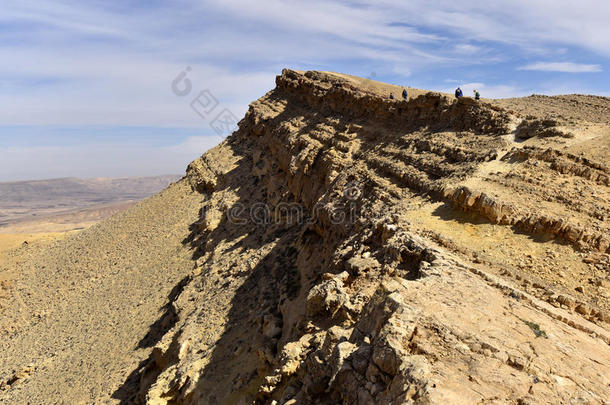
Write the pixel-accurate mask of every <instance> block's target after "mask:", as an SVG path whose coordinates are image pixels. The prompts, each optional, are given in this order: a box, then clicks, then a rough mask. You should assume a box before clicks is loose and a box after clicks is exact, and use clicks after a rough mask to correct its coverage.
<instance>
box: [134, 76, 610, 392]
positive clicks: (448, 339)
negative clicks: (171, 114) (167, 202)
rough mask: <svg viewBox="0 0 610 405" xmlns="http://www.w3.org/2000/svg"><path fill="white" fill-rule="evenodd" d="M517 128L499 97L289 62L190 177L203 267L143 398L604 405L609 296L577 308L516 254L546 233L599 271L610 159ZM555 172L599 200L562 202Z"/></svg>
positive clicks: (160, 347)
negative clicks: (408, 89)
mask: <svg viewBox="0 0 610 405" xmlns="http://www.w3.org/2000/svg"><path fill="white" fill-rule="evenodd" d="M517 121H518V119H516V118H515V116H513V115H512V114H511V113H509V112H508V111H507V110H505V109H503V108H501V107H499V106H497V105H495V104H493V103H478V102H475V101H474V100H470V99H461V100H459V101H456V100H453V99H452V98H450V97H447V96H445V95H441V94H438V93H425V94H421V95H419V96H417V97H415V98H414V99H412V100H409V101H397V100H389V99H387V98H385V97H383V96H382V95H380V94H377V93H375V92H374V91H370V90H364V89H363V88H362V87H361V86H360V85H359V82H358V81H357V80H356V79H350V78H346V77H343V76H339V75H334V74H328V73H322V72H307V73H300V72H295V71H290V70H285V71H284V72H283V73H282V75H281V76H278V78H277V87H276V88H275V89H274V90H273V91H271V92H269V93H268V94H267V95H265V96H264V97H263V98H261V99H259V100H258V101H256V102H254V103H252V105H251V106H250V109H249V111H248V113H247V114H246V116H245V118H244V119H243V120H242V121H241V122H240V124H239V130H238V131H237V132H236V133H235V134H233V135H232V136H231V137H229V138H228V139H227V140H226V141H225V142H224V143H223V144H221V145H219V146H218V147H216V148H214V149H212V150H211V151H209V152H208V153H206V154H205V155H204V156H203V157H202V158H201V159H199V160H196V161H195V162H193V163H192V164H191V165H190V166H189V168H188V171H187V176H186V179H185V181H188V182H189V183H190V184H191V186H192V187H193V188H194V189H195V190H198V191H199V192H201V196H202V200H203V201H202V209H201V215H200V220H199V221H197V222H196V223H194V224H193V225H192V227H191V235H190V237H189V238H188V239H187V240H186V241H185V242H186V243H188V244H190V245H191V246H192V247H193V249H194V250H195V252H196V253H195V254H196V258H197V266H196V268H195V270H194V271H193V273H192V275H191V277H190V278H189V280H188V282H187V283H186V285H185V286H184V289H183V291H182V293H181V294H180V295H179V296H178V297H177V298H176V300H175V301H173V302H172V304H171V305H172V307H173V311H174V313H175V314H176V315H175V316H176V319H175V324H174V326H173V327H172V328H171V329H170V330H169V331H168V333H167V334H166V335H165V336H164V337H163V338H162V339H161V341H160V342H159V343H157V345H156V347H155V349H154V352H153V354H154V356H153V358H152V361H151V362H150V363H149V364H147V365H146V366H145V368H144V369H143V370H142V375H143V377H142V380H141V387H140V394H139V396H138V400H139V401H141V402H148V403H151V404H169V403H192V404H195V403H200V404H208V403H209V404H215V403H240V404H241V403H270V404H302V403H347V404H399V403H400V404H402V403H475V402H485V401H487V402H491V401H497V402H510V403H569V402H570V401H572V402H574V401H580V402H583V403H603V401H605V399H606V398H608V397H609V396H610V390H609V388H608V385H607V381H606V379H605V378H606V377H605V376H606V375H608V374H609V373H610V368H609V366H608V364H610V351H609V349H608V342H610V337H609V333H608V331H607V329H606V328H607V321H608V317H607V315H606V313H607V310H608V301H607V299H605V298H603V297H601V296H598V299H592V298H590V297H591V294H593V292H590V291H589V288H588V287H587V289H584V288H583V291H584V292H583V293H579V294H581V295H583V296H582V297H579V298H578V299H574V298H572V296H573V295H574V294H575V293H574V290H573V288H572V285H570V284H569V282H564V283H561V282H559V283H555V279H553V278H552V277H553V276H552V275H549V274H547V272H540V273H538V272H536V271H531V272H530V273H529V274H526V273H525V271H524V270H523V269H524V267H523V266H517V264H514V267H511V266H513V264H512V262H511V260H513V259H519V260H525V259H527V256H526V254H529V253H528V252H529V251H531V250H532V249H538V248H539V246H540V245H539V244H542V242H541V241H534V240H533V239H534V238H536V237H538V236H540V235H544V237H545V238H546V239H545V240H544V243H549V244H553V243H554V242H553V239H554V238H557V240H558V241H559V243H557V244H556V245H557V246H558V247H557V248H556V252H557V253H553V254H555V257H556V258H555V263H557V265H559V263H564V262H562V260H565V263H572V262H570V261H569V260H579V262H578V263H579V264H578V266H581V267H579V269H583V270H582V272H583V274H586V276H589V277H591V279H592V280H598V278H597V277H600V276H599V274H602V273H603V272H604V271H607V270H608V268H607V267H605V266H606V263H607V262H606V261H605V260H606V259H605V258H606V257H607V254H606V253H607V252H608V246H609V245H608V239H607V235H608V229H609V227H608V222H607V218H608V217H607V213H608V209H609V207H610V205H609V204H608V199H607V198H606V197H607V196H608V189H607V186H608V184H607V167H606V166H604V164H602V163H594V162H592V161H589V160H586V159H584V158H576V157H575V156H573V155H570V154H567V153H563V152H559V151H557V150H556V149H553V151H552V152H551V151H549V152H543V150H541V149H537V147H532V148H528V147H527V146H529V145H523V144H517V143H515V142H514V140H513V139H514V134H512V130H513V128H514V127H515V125H514V123H515V122H517ZM523 128H524V127H523V126H522V127H521V130H523ZM519 131H520V130H518V132H517V134H519V133H520V132H519ZM525 138H529V136H526V137H525ZM539 138H540V137H536V136H534V137H532V138H531V139H530V140H529V141H528V142H530V141H536V142H537V141H539ZM542 138H544V139H543V140H544V141H545V142H550V141H549V139H551V141H553V140H552V139H554V138H545V137H542ZM555 138H558V139H557V140H555V141H556V142H567V140H568V139H572V138H564V137H555ZM555 141H553V142H555ZM522 146H526V147H522ZM533 167H534V168H535V169H533ZM559 175H561V176H566V177H564V178H563V179H564V181H566V182H568V183H570V184H571V185H572V187H574V188H577V189H578V190H582V191H583V192H587V193H597V194H598V195H603V196H604V198H605V199H604V200H603V201H602V202H601V204H600V203H599V202H595V201H593V200H591V199H590V198H588V195H583V199H584V200H586V203H584V204H577V206H572V205H570V204H565V203H562V202H561V201H562V200H561V198H562V192H563V191H565V187H564V186H562V185H561V183H558V182H557V181H555V180H552V179H553V177H557V176H559ZM568 176H571V177H568ZM604 176H605V177H604ZM543 177H544V178H543ZM574 177H577V178H578V180H576V181H575V180H573V178H574ZM534 179H535V180H536V181H535V180H534ZM545 181H548V183H545ZM579 182H586V184H585V183H583V184H580V183H579ZM549 184H550V186H549ZM474 190H484V191H474ZM454 204H455V205H457V207H458V208H459V209H455V208H454ZM595 205H597V210H596V208H595V207H594V206H595ZM557 206H561V212H555V210H554V207H557ZM462 209H464V210H466V211H468V212H469V213H466V214H464V213H462V212H461V210H462ZM600 210H601V211H600ZM464 215H465V216H464ZM467 215H474V216H473V217H469V216H467ZM488 221H491V223H490V222H488ZM447 223H452V224H453V223H455V225H453V228H452V229H455V233H452V232H453V231H447V229H448V228H447V225H446V224H447ZM494 224H496V225H494ZM468 226H470V227H472V228H473V229H479V228H475V227H476V226H480V227H481V228H482V229H487V231H485V232H492V229H493V232H499V233H500V238H501V242H500V244H502V243H504V244H508V248H509V250H508V251H505V250H499V247H498V246H492V247H489V248H488V249H489V250H488V249H487V248H484V247H483V246H484V243H483V242H485V241H490V240H493V239H491V238H492V237H491V236H487V237H485V238H484V237H481V236H478V234H477V233H476V232H474V231H473V230H472V229H471V228H468ZM468 232H471V234H472V236H471V237H470V239H468V238H467V239H465V240H464V236H463V235H464V234H465V233H468ZM477 232H478V231H477ZM523 232H525V233H526V234H527V235H529V237H527V236H526V237H523V235H521V233H523ZM477 238H479V239H477ZM565 242H570V243H572V244H575V245H577V247H578V248H579V249H580V250H581V251H583V252H585V253H586V254H587V255H588V256H586V258H589V259H591V262H589V263H586V262H583V261H582V258H583V257H585V254H583V256H577V253H576V251H575V250H574V247H572V246H571V245H565ZM485 243H487V242H485ZM519 243H520V244H522V245H521V246H519V245H517V244H519ZM479 244H480V246H479ZM510 244H512V245H510ZM546 246H548V245H546ZM553 246H555V245H553ZM500 247H501V246H500ZM490 252H491V253H490ZM595 255H597V256H595ZM530 257H531V255H530ZM576 257H577V258H578V259H575V258H576ZM536 260H538V259H534V258H532V260H531V261H530V262H531V263H532V266H534V265H535V266H538V265H539V264H541V263H542V262H539V261H536ZM598 264H600V266H599V268H598V266H597V265H598ZM534 268H535V269H537V267H534ZM585 269H586V270H585ZM587 272H588V273H587ZM507 274H510V275H511V276H510V277H509V276H507ZM513 276H514V277H513ZM515 280H516V281H517V282H515ZM595 283H597V281H595ZM601 283H602V284H601V287H600V286H597V287H598V288H605V287H604V284H603V283H604V282H601ZM566 291H569V292H566ZM560 297H561V298H560ZM568 304H569V305H568ZM558 351H560V352H561V353H562V354H561V356H558V355H557V352H558Z"/></svg>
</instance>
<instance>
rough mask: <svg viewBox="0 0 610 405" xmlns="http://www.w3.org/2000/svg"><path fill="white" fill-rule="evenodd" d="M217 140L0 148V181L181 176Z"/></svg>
mask: <svg viewBox="0 0 610 405" xmlns="http://www.w3.org/2000/svg"><path fill="white" fill-rule="evenodd" d="M221 140H222V139H221V138H220V137H217V136H193V137H189V138H187V139H185V140H184V141H182V142H180V143H178V144H175V145H170V146H153V145H147V144H145V143H140V144H139V143H135V142H131V143H129V142H127V143H104V144H95V145H82V146H68V147H66V146H62V147H60V146H32V147H5V148H1V147H0V156H2V159H0V181H17V180H28V179H45V178H56V177H71V176H78V177H121V176H125V175H129V176H149V175H151V176H153V175H161V174H179V173H184V170H185V169H186V166H187V165H188V164H189V162H191V161H192V160H194V159H196V158H197V157H199V156H200V155H201V154H202V153H204V152H205V151H206V150H207V149H210V148H211V147H213V146H215V145H217V144H218V143H220V141H221ZM41 169H42V170H41Z"/></svg>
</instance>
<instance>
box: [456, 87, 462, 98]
mask: <svg viewBox="0 0 610 405" xmlns="http://www.w3.org/2000/svg"><path fill="white" fill-rule="evenodd" d="M463 95H464V93H462V89H460V88H459V87H458V88H457V89H455V98H460V97H462V96H463Z"/></svg>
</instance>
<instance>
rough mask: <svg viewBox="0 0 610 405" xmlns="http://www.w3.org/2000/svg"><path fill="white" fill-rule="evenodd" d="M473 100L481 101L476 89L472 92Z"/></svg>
mask: <svg viewBox="0 0 610 405" xmlns="http://www.w3.org/2000/svg"><path fill="white" fill-rule="evenodd" d="M474 99H475V100H480V99H481V94H479V92H478V91H477V90H476V89H475V91H474Z"/></svg>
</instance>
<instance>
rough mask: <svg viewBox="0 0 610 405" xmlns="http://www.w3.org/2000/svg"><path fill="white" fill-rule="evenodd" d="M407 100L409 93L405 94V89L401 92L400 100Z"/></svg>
mask: <svg viewBox="0 0 610 405" xmlns="http://www.w3.org/2000/svg"><path fill="white" fill-rule="evenodd" d="M407 98H409V93H408V92H407V89H403V90H402V99H403V100H406V99H407Z"/></svg>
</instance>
